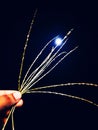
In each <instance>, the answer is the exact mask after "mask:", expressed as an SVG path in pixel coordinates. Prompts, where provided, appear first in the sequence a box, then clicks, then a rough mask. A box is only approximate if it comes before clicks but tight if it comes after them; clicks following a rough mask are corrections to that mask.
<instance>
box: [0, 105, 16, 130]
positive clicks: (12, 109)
mask: <svg viewBox="0 0 98 130" xmlns="http://www.w3.org/2000/svg"><path fill="white" fill-rule="evenodd" d="M14 111H15V106H14V107H12V108H11V110H10V113H9V115H8V117H7V119H6V121H5V123H4V125H3V127H2V130H5V127H6V125H7V123H8V120H9V118H10V117H11V116H12V130H14V119H13V113H14Z"/></svg>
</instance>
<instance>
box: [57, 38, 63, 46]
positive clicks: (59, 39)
mask: <svg viewBox="0 0 98 130" xmlns="http://www.w3.org/2000/svg"><path fill="white" fill-rule="evenodd" d="M55 44H56V45H57V46H60V45H61V44H62V38H56V39H55Z"/></svg>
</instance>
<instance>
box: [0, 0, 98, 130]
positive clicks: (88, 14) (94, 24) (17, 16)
mask: <svg viewBox="0 0 98 130" xmlns="http://www.w3.org/2000/svg"><path fill="white" fill-rule="evenodd" d="M36 8H38V13H37V16H36V19H35V23H34V26H33V29H32V33H31V36H30V41H29V44H28V48H27V51H26V57H25V65H24V69H23V74H25V72H26V71H27V68H28V67H29V65H30V64H31V62H32V60H34V58H35V57H36V55H37V54H38V52H39V51H40V50H41V49H42V47H43V46H44V45H45V44H46V43H47V42H48V41H49V40H50V39H52V38H53V37H54V36H56V35H58V34H59V35H61V36H64V35H65V34H66V33H67V32H68V31H69V30H70V29H71V28H74V31H73V33H72V34H71V36H70V38H69V40H68V42H67V44H66V46H65V47H64V49H66V50H69V49H71V48H74V47H75V46H77V45H79V48H78V49H77V50H76V51H75V52H73V53H72V54H71V55H70V56H68V57H67V58H66V59H65V60H64V61H63V62H62V63H61V64H60V65H58V66H57V67H56V68H55V69H54V70H53V71H52V72H51V73H50V74H49V75H47V76H46V77H45V78H44V79H43V80H42V81H40V82H39V83H38V84H37V85H38V86H44V85H51V84H60V83H67V82H91V83H98V58H97V57H98V9H97V8H98V7H97V3H96V2H94V1H92V2H91V1H86V0H85V1H74V0H73V1H71V0H69V1H68V0H65V1H63V0H61V1H56V0H54V1H52V0H50V1H49V0H47V1H44V0H42V1H36V2H34V1H33V0H32V1H30V0H25V1H22V2H21V1H3V2H0V89H17V80H18V74H19V67H20V63H21V55H22V52H23V47H24V43H25V40H26V34H27V32H28V29H29V25H30V22H31V19H32V17H33V14H34V11H35V9H36ZM57 91H60V92H64V93H67V94H72V95H76V96H81V97H84V98H87V99H90V100H92V101H94V102H96V103H98V88H90V87H83V86H80V87H78V86H74V87H67V88H63V89H62V88H61V89H57ZM23 99H24V105H23V107H22V108H19V109H17V110H16V113H15V127H16V130H19V129H28V130H29V129H33V130H38V129H39V128H40V129H51V130H52V129H53V130H54V129H59V130H63V129H67V130H71V129H75V130H78V129H89V128H91V129H92V130H95V129H97V127H98V125H97V124H98V123H97V122H98V108H97V107H95V106H92V105H90V104H88V103H84V102H82V101H78V100H74V99H70V98H64V97H60V96H57V95H56V96H54V95H49V94H48V95H46V94H45V95H43V94H37V95H36V94H34V95H24V96H23ZM7 128H8V129H9V128H10V125H8V126H7Z"/></svg>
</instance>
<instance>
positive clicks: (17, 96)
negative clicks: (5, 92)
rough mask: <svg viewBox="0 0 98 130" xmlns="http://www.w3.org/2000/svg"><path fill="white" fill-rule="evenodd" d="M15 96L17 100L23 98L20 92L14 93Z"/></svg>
mask: <svg viewBox="0 0 98 130" xmlns="http://www.w3.org/2000/svg"><path fill="white" fill-rule="evenodd" d="M13 96H14V98H15V99H16V100H18V99H20V98H21V93H20V92H15V93H13Z"/></svg>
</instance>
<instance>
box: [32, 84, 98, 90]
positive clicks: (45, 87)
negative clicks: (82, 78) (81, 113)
mask: <svg viewBox="0 0 98 130" xmlns="http://www.w3.org/2000/svg"><path fill="white" fill-rule="evenodd" d="M75 85H79V86H80V85H81V86H85V87H87V86H91V87H98V84H93V83H84V82H81V83H65V84H56V85H49V86H43V87H37V88H32V89H30V91H37V90H42V89H48V88H56V87H64V86H66V87H68V86H75Z"/></svg>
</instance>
